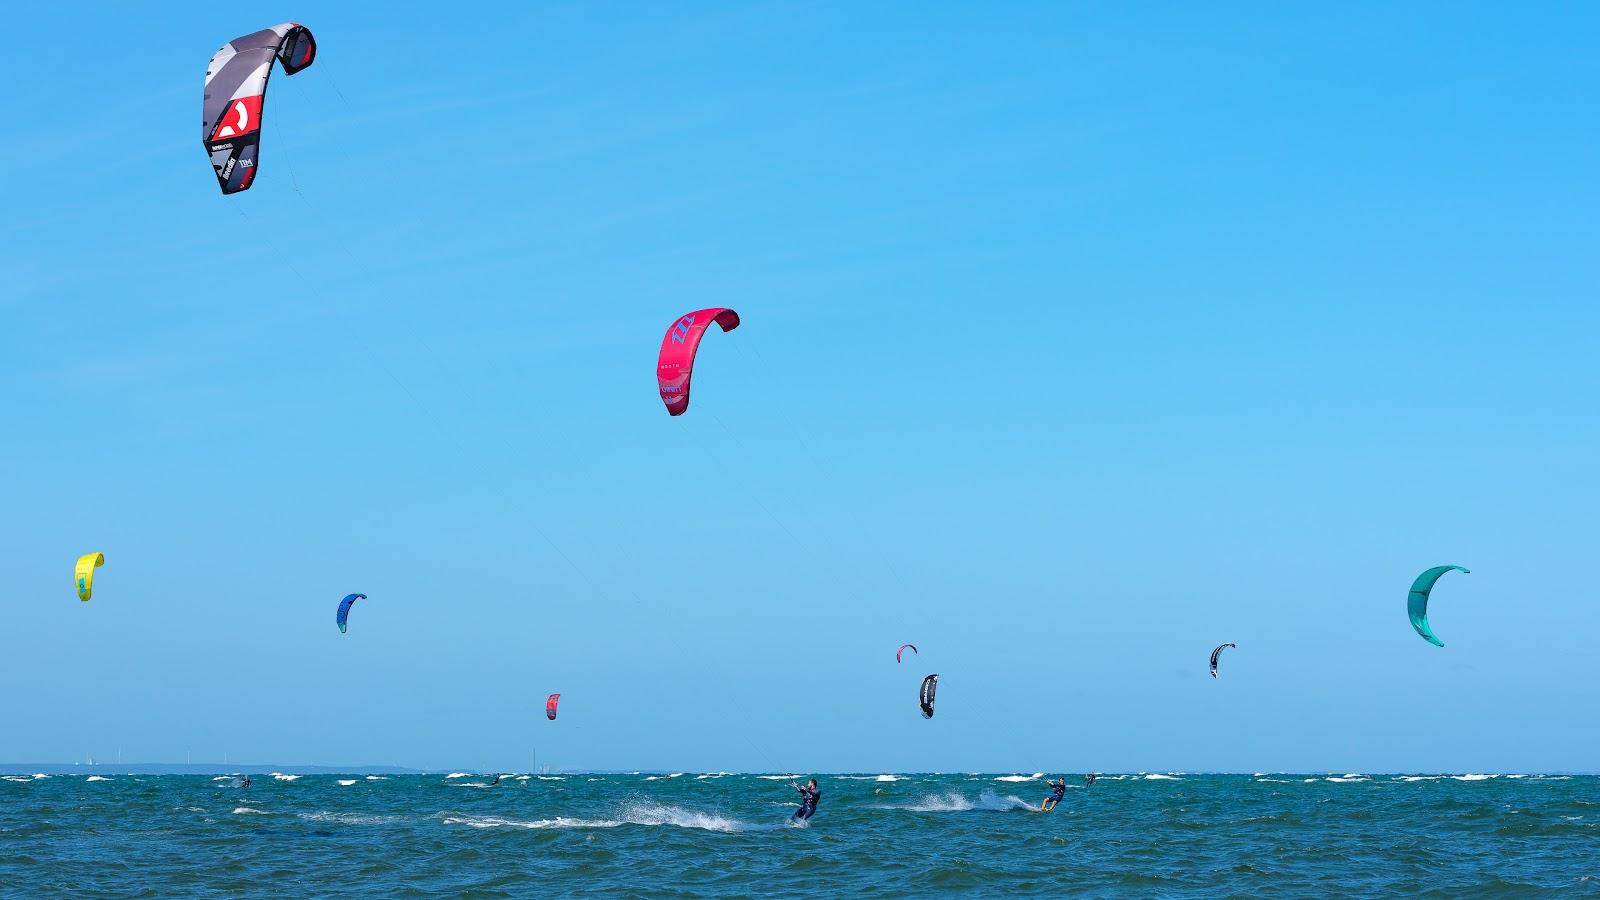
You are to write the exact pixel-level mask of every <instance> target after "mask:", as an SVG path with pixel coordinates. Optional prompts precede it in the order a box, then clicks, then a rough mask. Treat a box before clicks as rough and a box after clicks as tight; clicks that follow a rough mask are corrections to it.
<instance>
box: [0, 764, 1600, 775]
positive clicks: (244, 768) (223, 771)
mask: <svg viewBox="0 0 1600 900" xmlns="http://www.w3.org/2000/svg"><path fill="white" fill-rule="evenodd" d="M1063 771H1064V770H1063ZM246 772H248V773H249V774H251V775H268V774H272V773H274V772H278V773H282V774H284V775H442V774H445V773H447V772H466V773H469V774H474V775H486V774H491V773H499V774H517V773H514V772H513V771H512V770H510V769H503V770H502V769H478V768H476V767H473V766H457V767H454V768H434V769H414V768H410V767H407V766H327V765H269V764H265V763H208V762H198V763H119V762H109V763H106V762H95V763H6V762H0V775H34V774H43V775H93V774H106V773H109V774H112V775H237V774H243V773H246ZM684 772H685V774H699V773H697V772H694V770H692V769H690V770H684ZM537 774H541V775H666V774H669V770H667V769H560V770H541V771H540V772H539V773H537ZM674 774H675V773H674ZM709 774H717V775H793V774H796V773H789V772H767V771H764V770H751V771H748V772H716V773H709ZM800 774H811V775H819V776H822V777H829V776H833V777H837V776H842V775H852V776H859V775H873V774H879V773H878V772H876V771H874V772H867V771H865V770H863V771H859V772H820V771H819V772H809V773H800ZM883 774H893V775H897V776H915V775H941V774H942V775H961V774H966V775H1015V774H1031V773H1015V772H1001V771H995V772H965V773H963V772H891V773H883ZM1043 774H1045V775H1058V774H1062V772H1061V771H1054V770H1052V771H1050V772H1045V773H1043ZM1066 774H1069V775H1071V774H1081V773H1073V772H1066ZM1095 774H1096V775H1098V776H1101V777H1107V776H1112V777H1115V776H1127V775H1146V774H1156V775H1176V776H1179V777H1186V776H1187V777H1196V778H1204V777H1208V776H1239V777H1243V778H1248V777H1252V776H1256V775H1287V776H1295V777H1323V776H1340V775H1349V774H1350V772H1349V771H1348V770H1342V771H1334V770H1332V769H1328V770H1307V771H1302V772H1154V773H1150V772H1144V771H1140V772H1117V771H1114V770H1105V769H1099V770H1096V771H1095ZM1359 774H1360V775H1362V776H1365V777H1367V778H1376V777H1391V776H1401V775H1439V776H1447V777H1448V776H1461V775H1467V774H1472V773H1467V772H1425V771H1422V770H1415V771H1401V772H1363V773H1359ZM1483 774H1488V775H1493V776H1495V777H1500V778H1503V777H1506V776H1507V775H1545V776H1557V775H1567V776H1579V777H1594V776H1596V775H1600V772H1595V771H1577V770H1552V771H1548V772H1493V773H1483Z"/></svg>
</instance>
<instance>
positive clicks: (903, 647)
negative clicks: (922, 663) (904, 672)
mask: <svg viewBox="0 0 1600 900" xmlns="http://www.w3.org/2000/svg"><path fill="white" fill-rule="evenodd" d="M907 647H910V648H911V652H912V653H916V654H917V655H918V656H921V655H922V654H921V653H920V652H919V651H918V650H917V645H916V644H901V645H900V649H899V650H896V651H895V652H894V661H895V662H899V661H900V654H902V653H904V652H906V648H907Z"/></svg>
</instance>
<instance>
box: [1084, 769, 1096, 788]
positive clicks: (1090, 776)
mask: <svg viewBox="0 0 1600 900" xmlns="http://www.w3.org/2000/svg"><path fill="white" fill-rule="evenodd" d="M1094 779H1095V774H1094V773H1093V772H1090V773H1089V774H1087V775H1085V776H1083V786H1084V787H1088V786H1089V785H1091V784H1094Z"/></svg>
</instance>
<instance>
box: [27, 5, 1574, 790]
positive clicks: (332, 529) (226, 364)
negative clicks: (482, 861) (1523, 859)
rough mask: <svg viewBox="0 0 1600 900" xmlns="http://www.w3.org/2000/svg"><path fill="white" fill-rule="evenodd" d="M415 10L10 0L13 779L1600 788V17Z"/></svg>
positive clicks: (725, 8) (1370, 12)
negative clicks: (256, 128) (287, 54)
mask: <svg viewBox="0 0 1600 900" xmlns="http://www.w3.org/2000/svg"><path fill="white" fill-rule="evenodd" d="M375 9H376V7H374V6H372V5H371V4H360V5H356V4H350V5H327V4H321V3H314V2H306V3H302V4H299V5H297V6H293V7H278V6H270V5H269V6H244V7H238V8H224V7H219V6H218V5H217V4H216V3H188V4H179V3H164V4H161V5H160V9H159V11H157V10H156V9H155V8H154V7H149V6H139V7H137V8H136V7H135V6H131V5H126V4H112V3H107V4H104V5H94V6H75V5H72V4H67V3H62V4H36V5H32V6H31V7H29V8H25V9H21V10H13V11H11V12H10V13H8V25H9V27H10V28H11V29H12V31H13V32H14V33H15V34H17V35H18V39H17V40H13V41H11V42H9V44H8V48H7V51H6V66H5V69H6V72H7V77H6V78H5V79H4V81H3V82H0V84H3V86H0V101H3V103H0V105H3V109H4V116H3V121H4V124H3V125H0V129H3V130H0V173H3V174H0V184H3V186H4V197H5V209H6V215H5V217H4V220H3V222H0V273H3V274H0V410H3V416H4V419H3V423H4V424H3V426H0V462H3V464H4V472H5V475H4V477H3V478H0V510H3V511H4V515H3V516H0V572H3V576H0V608H3V611H4V626H3V628H0V718H3V721H4V725H3V727H0V760H9V761H70V760H75V759H82V758H83V757H84V756H85V755H87V754H93V755H94V756H96V757H97V758H100V759H102V760H104V759H110V758H114V757H115V755H116V753H117V752H118V750H119V748H120V750H121V752H122V754H123V756H124V758H125V759H128V760H140V761H174V760H182V759H183V758H184V756H185V754H186V753H192V754H193V757H194V758H195V759H196V760H199V759H207V760H221V759H222V757H223V755H224V754H227V755H228V757H229V758H230V759H232V760H234V761H238V760H250V761H261V762H279V763H328V764H360V763H393V764H400V765H414V766H423V767H449V768H457V767H462V768H479V769H488V768H525V767H526V766H527V760H528V754H529V752H530V750H531V749H532V748H534V747H535V746H537V748H538V753H539V761H540V763H541V764H550V765H554V766H566V767H589V768H624V769H633V768H666V769H670V770H680V769H681V770H718V769H731V770H732V769H760V770H771V769H792V770H866V771H908V770H942V771H958V770H974V769H983V770H1007V771H1024V772H1032V771H1037V770H1070V771H1081V770H1085V769H1090V768H1096V769H1102V770H1117V769H1131V770H1139V769H1150V770H1187V771H1200V770H1224V771H1246V772H1249V771H1258V770H1308V769H1310V770H1322V769H1334V770H1338V771H1374V770H1384V771H1392V770H1426V771H1441V770H1443V771H1488V772H1496V771H1528V770H1552V769H1585V770H1592V769H1600V762H1597V757H1596V755H1595V753H1596V751H1595V747H1596V746H1597V744H1600V724H1597V722H1596V719H1595V716H1594V715H1593V706H1594V700H1593V698H1594V690H1595V689H1594V684H1595V680H1596V675H1595V671H1596V666H1597V663H1600V654H1597V653H1596V650H1595V647H1594V639H1595V637H1596V635H1600V608H1597V603H1596V601H1597V599H1600V597H1597V594H1600V591H1597V590H1596V588H1595V585H1596V583H1597V581H1596V573H1595V572H1594V571H1593V568H1594V562H1595V555H1596V554H1595V546H1596V536H1597V533H1600V528H1597V525H1600V522H1597V502H1600V478H1597V474H1596V461H1597V459H1600V415H1597V397H1600V374H1597V371H1600V370H1597V353H1600V341H1597V338H1596V335H1597V334H1600V305H1597V285H1600V277H1597V276H1600V253H1597V252H1596V251H1597V247H1600V219H1597V213H1596V210H1597V209H1600V181H1597V173H1600V166H1597V156H1596V148H1597V147H1600V118H1597V117H1596V115H1595V98H1596V97H1597V96H1600V56H1597V55H1596V54H1595V53H1594V48H1595V47H1596V46H1600V11H1596V9H1595V8H1593V7H1589V6H1585V5H1581V4H1578V5H1566V6H1561V7H1557V6H1548V7H1538V8H1532V7H1528V8H1521V7H1519V8H1512V7H1507V6H1505V5H1503V4H1487V3H1486V4H1464V3H1440V4H1425V3H1417V4H1403V5H1398V6H1397V5H1395V4H1385V3H1374V4H1337V5H1325V6H1317V5H1312V4H1291V5H1285V4H1279V3H1261V4H1224V5H1215V4H1208V5H1203V6H1202V5H1196V4H1182V3H1174V4H1162V5H1143V6H1129V5H1128V4H1114V3H1107V4H1093V5H1088V4H1062V3H1039V4H1024V3H993V4H954V3H951V4H878V5H873V4H863V3H854V2H841V3H788V4H710V5H707V4H688V3H685V4H664V3H641V4H637V5H599V4H546V3H520V2H519V3H505V4H498V5H497V4H489V3H478V4H457V5H450V4H443V5H441V4H437V3H432V4H419V5H411V6H408V5H405V4H386V5H385V6H384V10H383V12H382V13H381V14H379V13H376V12H374V10H375ZM288 18H294V19H295V20H297V21H300V22H304V23H306V24H308V25H309V26H310V27H311V28H312V29H313V30H314V32H315V34H316V37H317V40H318V44H319V48H320V53H319V57H318V60H317V63H316V64H315V65H314V66H313V67H311V68H310V69H308V70H306V71H305V72H303V73H301V74H299V75H296V76H295V77H293V78H285V77H284V76H283V75H282V73H281V71H280V72H277V73H276V74H274V76H273V78H272V82H271V88H270V90H269V97H268V100H267V109H266V134H265V138H264V142H263V150H262V170H261V174H260V176H259V177H258V178H257V180H256V182H255V186H254V187H253V188H252V189H251V190H250V191H249V192H247V193H245V194H241V195H237V196H234V197H227V198H224V197H222V196H221V195H220V194H219V192H218V190H217V186H216V180H215V178H214V177H213V175H212V173H211V171H210V166H209V165H208V162H207V159H206V154H205V152H204V150H203V148H202V147H201V141H200V136H199V134H198V132H199V128H198V127H197V126H198V124H199V119H200V95H201V81H202V75H203V73H204V70H205V64H206V61H207V60H208V59H209V57H210V55H211V54H212V53H213V52H214V51H215V50H216V48H217V47H218V46H219V45H220V44H221V43H222V42H224V41H226V40H228V39H230V38H232V37H234V36H236V35H240V34H244V33H247V32H250V31H253V30H256V29H258V28H261V27H265V26H267V25H270V24H273V23H275V22H278V21H282V20H284V19H288ZM706 306H732V307H734V308H736V309H737V310H738V311H739V313H740V314H741V316H742V317H743V319H744V325H743V327H741V328H740V329H739V330H738V331H736V332H733V333H731V334H726V335H724V334H722V333H720V332H714V333H712V334H709V335H708V336H707V338H706V342H705V344H704V345H703V346H702V353H701V355H700V360H699V361H700V366H699V368H698V369H697V376H698V377H697V378H696V381H695V397H694V405H693V408H692V409H691V410H690V411H689V414H688V415H687V416H685V417H683V418H682V419H673V418H670V417H669V416H668V415H667V414H666V412H665V410H664V409H663V407H662V405H661V402H660V400H659V398H658V396H657V394H656V390H655V381H654V364H655V353H656V350H657V348H658V346H659V342H660V340H661V336H662V333H663V332H664V331H665V330H666V328H667V326H668V325H669V324H670V323H671V322H672V321H673V319H674V318H675V317H676V316H678V315H679V314H681V313H683V312H686V311H688V310H691V309H695V308H699V307H706ZM92 550H100V551H103V552H104V553H105V554H106V558H107V564H106V567H105V568H104V569H102V570H100V573H99V576H98V581H97V585H96V595H95V598H94V599H93V600H92V601H91V602H89V603H80V602H79V601H78V600H77V599H76V597H75V595H74V593H73V590H72V585H71V575H72V572H71V567H72V562H73V560H74V559H75V558H76V557H77V556H78V555H79V554H80V553H84V552H89V551H92ZM1441 563H1458V564H1461V565H1466V566H1469V567H1470V568H1472V570H1473V573H1472V574H1471V575H1459V574H1455V575H1451V576H1447V578H1446V579H1445V580H1444V581H1443V582H1441V584H1440V587H1439V589H1438V590H1437V591H1436V592H1435V595H1434V603H1433V615H1432V620H1433V625H1434V628H1435V630H1436V631H1437V632H1438V633H1439V635H1440V636H1441V637H1442V638H1443V639H1444V641H1445V643H1446V647H1445V648H1444V649H1438V648H1435V647H1432V646H1430V645H1428V644H1426V643H1424V642H1423V641H1422V640H1421V639H1420V638H1418V637H1417V636H1416V635H1415V634H1414V633H1413V632H1412V631H1411V629H1410V627H1409V625H1408V624H1407V621H1406V616H1405V594H1406V588H1407V587H1408V585H1409V584H1410V581H1411V579H1412V578H1413V577H1414V576H1415V575H1416V574H1417V573H1418V572H1419V571H1421V570H1422V569H1423V568H1426V567H1428V566H1431V565H1435V564H1441ZM352 591H360V592H362V593H366V594H368V595H369V599H368V600H365V601H362V602H360V603H358V604H357V606H356V608H355V610H354V612H353V613H352V616H351V625H350V631H349V633H348V634H345V635H341V634H339V632H338V631H337V629H336V628H335V627H334V623H333V613H334V607H335V605H336V604H337V602H338V600H339V598H340V597H341V596H343V595H344V594H346V593H349V592H352ZM903 641H913V642H916V643H917V644H918V645H919V647H920V648H921V651H922V652H921V655H919V656H915V657H912V656H911V655H910V653H909V651H908V653H907V657H908V658H907V661H906V662H905V663H904V664H903V665H896V664H895V661H894V649H895V647H896V646H897V645H898V644H900V643H901V642H903ZM1221 641H1234V642H1236V643H1237V644H1238V649H1237V650H1230V651H1226V653H1225V654H1224V657H1223V671H1222V678H1220V679H1219V680H1216V681H1213V680H1212V679H1211V678H1210V677H1209V676H1208V675H1207V672H1206V661H1207V655H1208V654H1209V652H1210V650H1211V648H1212V647H1213V646H1214V645H1215V644H1217V643H1219V642H1221ZM929 672H938V673H940V675H941V676H942V678H941V690H940V695H939V696H940V706H939V710H938V714H937V717H936V718H935V719H933V720H932V721H924V720H923V719H922V718H921V717H920V715H919V714H918V712H917V708H916V699H915V695H916V690H917V685H918V682H919V681H920V679H921V676H923V675H924V674H927V673H929ZM557 690H559V691H561V692H563V694H564V701H563V707H562V717H561V720H560V721H559V722H557V723H550V722H547V721H545V719H544V716H543V709H542V706H543V698H544V696H545V694H546V693H548V692H550V691H557Z"/></svg>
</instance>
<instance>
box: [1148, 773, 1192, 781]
mask: <svg viewBox="0 0 1600 900" xmlns="http://www.w3.org/2000/svg"><path fill="white" fill-rule="evenodd" d="M1144 780H1145V781H1182V780H1183V779H1182V778H1179V777H1178V776H1176V775H1154V774H1151V775H1146V776H1144Z"/></svg>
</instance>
